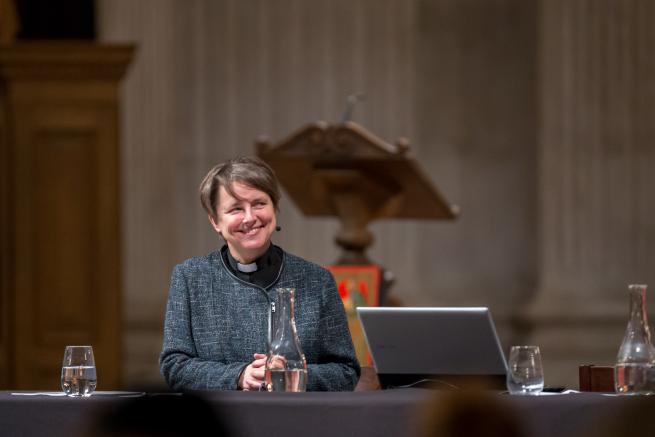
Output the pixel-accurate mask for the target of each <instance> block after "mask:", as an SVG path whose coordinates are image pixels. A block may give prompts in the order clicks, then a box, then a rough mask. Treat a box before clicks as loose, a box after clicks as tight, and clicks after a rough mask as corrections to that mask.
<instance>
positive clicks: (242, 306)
mask: <svg viewBox="0 0 655 437" xmlns="http://www.w3.org/2000/svg"><path fill="white" fill-rule="evenodd" d="M277 287H293V288H295V289H296V300H295V319H296V327H297V330H298V337H299V338H300V343H301V347H302V349H303V352H304V353H305V356H306V358H307V364H308V365H307V370H308V372H307V390H334V391H337V390H352V389H353V388H354V387H355V384H356V383H357V380H358V378H359V373H360V367H359V364H358V362H357V358H356V356H355V350H354V348H353V344H352V339H351V337H350V331H349V330H348V323H347V319H346V315H345V311H344V308H343V304H342V302H341V298H340V297H339V294H338V292H337V289H336V286H335V283H334V279H333V278H332V275H331V274H330V272H328V271H327V270H326V269H324V268H322V267H320V266H318V265H316V264H313V263H310V262H308V261H305V260H303V259H301V258H299V257H296V256H294V255H291V254H289V253H286V252H285V253H284V259H283V262H282V267H281V269H280V272H279V274H278V278H277V280H276V281H275V282H274V283H273V284H271V285H270V286H268V287H267V288H266V289H264V288H260V287H257V286H256V285H253V284H250V283H248V282H244V281H242V280H240V279H238V278H237V277H235V276H234V275H233V274H232V272H231V271H230V270H228V268H227V267H226V266H225V264H224V262H223V258H222V257H221V254H220V251H215V252H212V253H210V254H209V255H207V256H202V257H195V258H191V259H188V260H186V261H185V262H184V263H182V264H179V265H177V266H176V267H175V269H174V270H173V275H172V278H171V287H170V292H169V296H168V304H167V309H166V321H165V325H164V344H163V349H162V352H161V355H160V357H159V364H160V369H161V373H162V375H163V376H164V378H165V379H166V382H167V383H168V385H169V386H170V387H171V388H172V389H173V390H207V389H223V390H235V389H237V383H238V378H239V374H240V372H241V370H242V369H243V368H244V367H245V366H247V365H248V364H249V363H250V362H252V360H253V354H254V353H256V352H258V353H266V352H267V351H268V350H267V342H268V320H269V314H270V305H271V302H272V300H274V299H275V295H274V293H273V292H272V290H274V289H275V288H277Z"/></svg>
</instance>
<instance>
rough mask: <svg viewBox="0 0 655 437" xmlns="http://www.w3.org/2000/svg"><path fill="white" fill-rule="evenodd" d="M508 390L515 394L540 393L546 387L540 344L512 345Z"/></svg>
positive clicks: (508, 371)
mask: <svg viewBox="0 0 655 437" xmlns="http://www.w3.org/2000/svg"><path fill="white" fill-rule="evenodd" d="M508 367H509V369H508V370H507V390H508V391H509V393H510V394H513V395H538V394H539V393H541V391H542V390H543V389H544V371H543V367H542V366H541V352H540V351H539V346H512V348H511V349H510V351H509V363H508Z"/></svg>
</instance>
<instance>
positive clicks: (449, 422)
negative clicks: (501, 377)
mask: <svg viewBox="0 0 655 437" xmlns="http://www.w3.org/2000/svg"><path fill="white" fill-rule="evenodd" d="M498 396H499V395H498V394H494V393H485V392H481V391H465V390H462V391H448V392H445V391H440V392H438V393H437V395H436V396H435V397H434V398H433V400H432V401H431V402H429V403H428V405H427V407H426V409H425V411H424V412H423V414H422V416H423V417H422V421H421V425H420V426H421V435H423V436H424V437H478V436H486V437H520V436H523V435H524V434H523V432H522V430H521V427H520V423H519V420H518V418H517V417H516V415H515V412H514V410H512V408H511V405H509V404H508V403H507V402H502V400H501V399H499V397H498Z"/></svg>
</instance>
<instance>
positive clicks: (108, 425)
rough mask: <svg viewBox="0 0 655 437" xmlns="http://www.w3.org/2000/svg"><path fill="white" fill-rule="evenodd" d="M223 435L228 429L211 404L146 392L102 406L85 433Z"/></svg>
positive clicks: (192, 397) (148, 436)
mask: <svg viewBox="0 0 655 437" xmlns="http://www.w3.org/2000/svg"><path fill="white" fill-rule="evenodd" d="M208 430H209V432H210V433H211V435H212V436H227V435H228V430H227V427H226V426H225V424H224V423H223V421H221V420H220V418H219V417H218V415H217V413H216V411H215V410H214V408H213V407H212V405H211V404H210V403H209V402H208V401H205V400H204V399H202V398H201V397H199V396H196V395H192V394H184V395H182V394H177V393H170V394H150V395H143V396H139V397H133V398H126V399H124V400H121V402H119V403H117V404H114V403H112V406H110V407H106V408H103V409H101V410H100V411H99V414H98V415H97V416H96V417H95V418H94V420H93V421H92V422H91V424H90V427H89V428H88V429H87V430H86V434H83V435H86V436H98V437H110V436H127V437H181V436H193V435H203V434H205V433H207V432H208Z"/></svg>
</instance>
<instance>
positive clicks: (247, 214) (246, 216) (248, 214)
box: [243, 208, 255, 223]
mask: <svg viewBox="0 0 655 437" xmlns="http://www.w3.org/2000/svg"><path fill="white" fill-rule="evenodd" d="M254 220H255V217H254V216H253V214H252V209H250V208H245V210H244V211H243V222H244V223H250V222H252V221H254Z"/></svg>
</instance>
